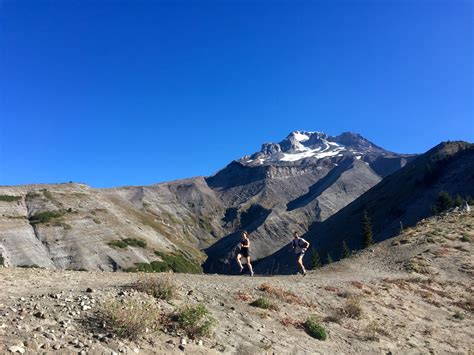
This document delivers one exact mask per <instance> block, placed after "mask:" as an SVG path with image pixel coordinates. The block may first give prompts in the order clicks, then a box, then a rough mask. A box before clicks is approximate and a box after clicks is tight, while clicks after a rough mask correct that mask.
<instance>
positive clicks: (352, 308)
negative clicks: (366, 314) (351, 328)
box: [342, 298, 362, 319]
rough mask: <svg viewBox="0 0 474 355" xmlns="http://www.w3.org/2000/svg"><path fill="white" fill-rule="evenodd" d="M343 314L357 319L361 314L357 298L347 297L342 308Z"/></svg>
mask: <svg viewBox="0 0 474 355" xmlns="http://www.w3.org/2000/svg"><path fill="white" fill-rule="evenodd" d="M342 312H343V314H344V315H345V316H346V317H348V318H354V319H359V318H360V316H361V315H362V307H361V305H360V302H359V300H358V299H357V298H349V299H348V300H347V301H346V304H345V305H344V307H343V308H342Z"/></svg>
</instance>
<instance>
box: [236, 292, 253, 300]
mask: <svg viewBox="0 0 474 355" xmlns="http://www.w3.org/2000/svg"><path fill="white" fill-rule="evenodd" d="M235 298H236V299H237V300H239V301H242V302H248V301H250V300H252V298H253V297H252V296H251V295H249V294H248V293H247V292H244V291H238V292H237V293H236V294H235Z"/></svg>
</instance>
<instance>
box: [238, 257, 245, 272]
mask: <svg viewBox="0 0 474 355" xmlns="http://www.w3.org/2000/svg"><path fill="white" fill-rule="evenodd" d="M241 258H242V255H240V254H237V264H239V267H240V272H242V271H244V267H243V266H242V262H241V261H240V259H241Z"/></svg>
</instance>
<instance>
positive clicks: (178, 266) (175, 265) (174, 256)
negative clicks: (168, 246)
mask: <svg viewBox="0 0 474 355" xmlns="http://www.w3.org/2000/svg"><path fill="white" fill-rule="evenodd" d="M155 254H156V255H157V256H159V257H160V258H161V259H162V260H163V262H164V263H166V264H167V265H168V266H169V269H171V270H173V271H174V272H180V273H189V274H201V273H202V267H201V265H199V264H198V263H197V262H196V261H193V260H190V259H188V258H186V257H185V256H184V255H183V254H181V253H178V252H177V253H163V252H159V251H155Z"/></svg>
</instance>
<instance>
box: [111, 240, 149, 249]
mask: <svg viewBox="0 0 474 355" xmlns="http://www.w3.org/2000/svg"><path fill="white" fill-rule="evenodd" d="M107 244H108V245H109V246H111V247H116V248H120V249H126V248H127V247H129V246H130V247H140V248H145V247H146V242H145V241H144V240H141V239H136V238H125V239H120V240H112V241H111V242H108V243H107Z"/></svg>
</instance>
